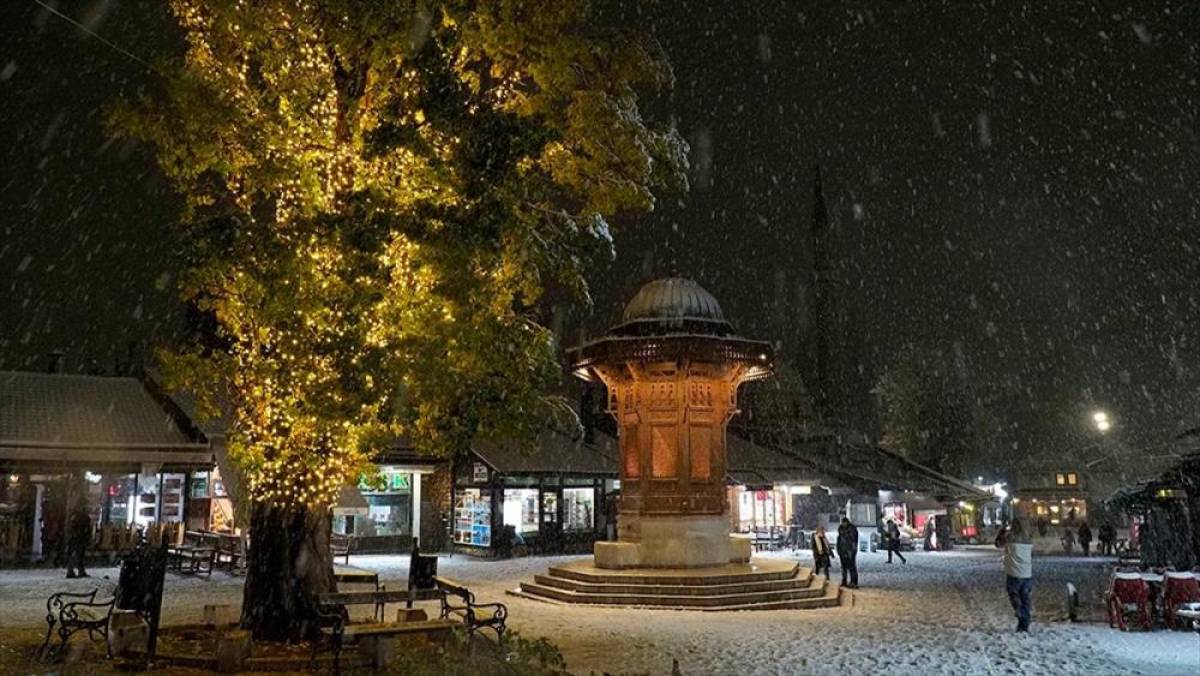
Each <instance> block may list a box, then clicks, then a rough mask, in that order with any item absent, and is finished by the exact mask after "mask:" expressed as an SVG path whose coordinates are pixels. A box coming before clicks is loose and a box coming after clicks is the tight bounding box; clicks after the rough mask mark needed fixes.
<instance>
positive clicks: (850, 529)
mask: <svg viewBox="0 0 1200 676" xmlns="http://www.w3.org/2000/svg"><path fill="white" fill-rule="evenodd" d="M837 555H838V561H840V562H841V567H842V586H843V587H849V588H850V589H858V560H857V559H858V529H857V528H855V527H854V524H852V523H850V519H847V518H846V517H844V516H843V517H842V523H841V524H840V525H838V539H837Z"/></svg>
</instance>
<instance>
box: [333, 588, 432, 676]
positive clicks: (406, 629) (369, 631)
mask: <svg viewBox="0 0 1200 676" xmlns="http://www.w3.org/2000/svg"><path fill="white" fill-rule="evenodd" d="M411 596H412V594H411V592H410V591H409V590H404V591H387V590H386V589H380V590H378V591H361V592H336V593H329V594H318V595H317V603H318V605H319V606H320V610H319V613H320V617H321V620H322V624H324V625H326V626H322V627H321V633H322V634H324V635H325V636H328V637H329V638H330V643H331V645H332V647H333V664H334V671H335V672H338V671H340V668H341V655H342V648H343V646H344V645H345V642H346V640H347V639H352V640H357V639H359V638H362V637H366V636H385V637H386V636H397V635H400V634H410V633H422V634H429V633H431V632H432V633H435V634H444V633H449V631H450V627H451V625H450V624H449V623H447V622H442V621H438V622H432V623H431V622H429V621H414V622H396V623H389V622H385V621H384V620H385V616H386V614H387V604H389V603H406V602H408V601H409V600H410V598H411ZM356 605H373V606H375V616H374V619H375V621H374V622H372V623H365V624H348V623H347V619H348V617H349V612H348V611H347V606H356ZM418 612H420V613H421V616H422V617H423V616H424V611H418ZM317 647H318V646H317V644H316V643H314V644H313V660H314V661H315V659H316V651H317Z"/></svg>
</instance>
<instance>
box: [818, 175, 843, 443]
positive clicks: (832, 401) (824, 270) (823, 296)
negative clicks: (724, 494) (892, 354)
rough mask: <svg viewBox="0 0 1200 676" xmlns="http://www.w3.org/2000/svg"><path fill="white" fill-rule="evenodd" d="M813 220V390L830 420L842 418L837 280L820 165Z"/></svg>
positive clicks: (822, 410)
mask: <svg viewBox="0 0 1200 676" xmlns="http://www.w3.org/2000/svg"><path fill="white" fill-rule="evenodd" d="M813 171H814V174H815V179H814V181H813V220H812V229H811V231H810V235H811V237H812V251H813V268H812V273H811V274H812V286H811V287H810V288H812V290H813V302H812V322H811V323H810V326H812V330H813V344H814V347H815V352H816V354H815V355H814V356H815V362H816V363H815V366H816V368H815V373H814V374H813V380H814V382H813V383H812V394H813V398H814V399H815V400H816V404H817V410H818V411H819V412H820V414H821V417H822V418H823V419H824V420H826V421H827V422H829V421H833V420H837V419H838V418H840V417H841V416H840V413H841V412H840V411H838V410H837V409H838V402H837V397H836V395H835V390H834V385H833V382H832V373H831V371H832V370H833V369H832V362H831V355H830V349H831V348H830V343H831V340H830V337H831V334H833V333H834V329H835V324H836V322H837V316H836V315H837V313H836V304H835V297H834V293H833V286H834V284H835V282H836V279H835V275H834V271H833V269H832V268H830V266H829V251H828V247H829V241H828V239H829V211H828V210H827V209H826V206H825V191H824V189H823V186H822V184H821V167H820V166H819V165H818V166H815V167H814V168H813Z"/></svg>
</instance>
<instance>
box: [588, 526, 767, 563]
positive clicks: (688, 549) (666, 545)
mask: <svg viewBox="0 0 1200 676" xmlns="http://www.w3.org/2000/svg"><path fill="white" fill-rule="evenodd" d="M623 518H624V520H623V521H622V523H621V534H620V537H621V540H620V541H619V542H597V543H596V546H595V549H594V554H595V559H596V566H597V567H598V568H608V569H624V568H704V567H707V566H720V565H723V564H726V563H744V562H746V561H749V560H750V541H749V539H748V538H745V537H742V536H737V535H730V533H729V519H728V518H727V517H725V516H721V515H697V516H677V515H670V516H640V517H637V518H626V517H623Z"/></svg>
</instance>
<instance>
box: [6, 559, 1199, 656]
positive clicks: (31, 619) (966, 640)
mask: <svg viewBox="0 0 1200 676" xmlns="http://www.w3.org/2000/svg"><path fill="white" fill-rule="evenodd" d="M769 556H787V557H790V556H794V555H793V554H790V553H776V554H771V555H769ZM907 556H908V558H909V563H908V564H906V565H902V564H899V563H896V564H892V565H888V564H887V563H885V561H886V558H885V557H884V556H883V555H881V554H865V555H862V556H861V557H860V568H861V572H862V580H861V582H862V588H861V589H859V590H858V591H857V592H856V593H855V595H854V597H855V598H854V604H853V606H852V607H847V606H844V607H841V608H833V609H822V610H779V611H768V612H762V611H759V612H741V613H695V612H680V611H669V610H640V609H637V610H631V609H615V608H579V607H565V606H556V605H550V604H545V603H540V602H537V601H533V600H527V599H523V598H516V597H512V596H506V595H505V590H506V589H511V588H514V587H516V585H517V583H518V582H520V581H521V580H529V579H532V577H533V575H534V574H535V573H540V572H542V571H544V570H545V568H546V567H547V566H548V565H550V564H551V563H552V562H555V561H562V560H566V559H563V558H544V557H537V558H525V559H515V560H509V561H480V560H477V559H472V558H468V557H464V556H454V557H452V558H443V559H442V560H441V561H440V562H439V564H438V565H439V573H441V574H443V575H447V576H449V577H453V578H455V579H458V580H460V581H462V582H465V583H468V584H469V585H470V586H471V587H472V590H473V591H475V593H476V595H477V597H478V598H479V599H480V600H481V601H503V602H504V603H507V604H508V606H509V610H510V620H509V622H510V626H511V627H513V628H515V629H517V630H518V631H519V632H520V633H521V634H522V635H524V636H528V637H535V636H546V637H548V638H550V639H551V640H552V641H554V643H556V644H557V645H558V646H559V647H560V648H561V649H562V651H563V653H564V655H565V656H566V659H567V663H568V666H569V668H570V669H571V670H572V671H574V672H577V673H584V674H586V673H588V672H590V671H596V672H597V673H599V672H604V671H609V672H617V671H627V672H642V671H645V672H650V673H655V674H659V673H670V670H671V666H672V660H673V659H675V660H678V661H679V667H680V669H681V671H682V672H683V673H684V674H795V673H805V674H865V673H884V672H886V673H893V674H914V673H920V674H1056V675H1059V674H1076V673H1087V674H1181V675H1183V674H1188V675H1195V674H1200V637H1197V636H1196V635H1195V633H1188V632H1167V631H1156V632H1153V633H1123V632H1119V631H1116V630H1113V629H1109V628H1108V627H1107V626H1106V625H1105V624H1104V623H1103V617H1102V611H1101V608H1100V604H1099V594H1100V590H1101V588H1102V586H1103V581H1104V579H1105V575H1106V569H1105V565H1104V563H1103V562H1101V561H1100V560H1097V559H1082V558H1065V557H1040V558H1038V559H1036V560H1035V570H1036V573H1035V575H1036V588H1035V594H1034V601H1035V615H1034V618H1035V623H1034V626H1033V631H1032V633H1030V634H1028V635H1019V634H1016V633H1015V632H1014V631H1013V628H1014V626H1015V624H1016V622H1015V620H1014V618H1013V617H1012V612H1011V609H1010V608H1009V606H1008V601H1007V598H1006V597H1005V595H1004V589H1003V577H1002V574H1001V572H1000V560H999V555H998V553H997V552H996V551H995V550H994V549H992V548H970V549H959V550H956V551H953V552H941V553H925V552H913V553H908V554H907ZM802 557H803V558H802V562H803V563H804V564H805V565H811V564H810V562H809V561H808V559H807V557H806V556H804V555H802ZM351 564H352V565H356V566H360V567H364V568H370V569H372V570H376V571H378V572H379V573H380V574H381V577H382V579H383V581H384V582H385V583H387V584H388V586H389V587H392V588H402V587H403V585H404V580H405V578H406V577H407V565H408V560H407V557H405V556H358V557H351ZM837 573H838V571H837V569H836V567H835V568H834V575H835V577H836V575H837ZM93 574H97V575H108V576H109V577H110V579H111V580H115V574H116V571H115V570H114V569H99V570H97V571H93ZM93 580H95V578H93ZM1067 581H1072V582H1075V583H1076V585H1077V586H1078V587H1079V589H1080V594H1081V597H1082V600H1083V603H1084V604H1085V606H1086V608H1085V613H1087V617H1085V619H1088V620H1090V621H1088V622H1084V623H1079V624H1069V623H1067V622H1066V621H1065V615H1066V608H1065V596H1066V593H1065V584H1066V582H1067ZM100 582H101V583H103V582H104V581H103V580H100ZM93 584H94V581H88V580H64V579H62V577H61V571H47V570H24V571H0V600H2V601H0V625H3V626H5V627H14V626H33V625H36V624H38V623H39V622H40V621H41V617H42V615H43V613H44V603H45V598H46V596H47V595H48V594H49V593H50V592H51V591H54V590H60V589H64V588H68V587H69V588H72V589H76V590H83V589H90V585H93ZM107 584H111V581H110V582H109V583H107ZM241 584H242V580H241V579H240V578H231V577H229V576H227V575H225V574H223V573H220V572H218V573H215V574H214V575H213V576H212V578H211V579H209V578H204V577H179V576H177V575H174V574H170V575H169V576H168V580H167V588H166V595H165V599H164V606H165V621H167V622H181V621H196V620H199V619H200V617H201V614H202V607H203V605H204V604H207V603H232V604H236V603H238V602H239V599H240V597H241Z"/></svg>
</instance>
